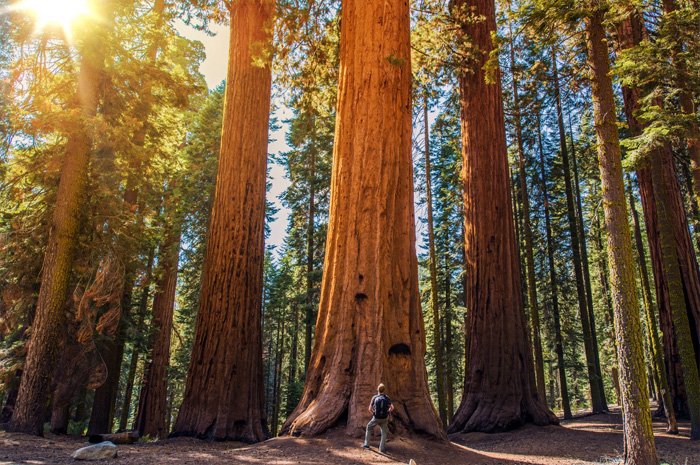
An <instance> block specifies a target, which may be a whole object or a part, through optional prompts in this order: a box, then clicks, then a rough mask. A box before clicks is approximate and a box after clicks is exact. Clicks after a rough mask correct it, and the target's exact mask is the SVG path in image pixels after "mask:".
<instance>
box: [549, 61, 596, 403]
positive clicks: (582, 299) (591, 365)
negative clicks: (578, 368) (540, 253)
mask: <svg viewBox="0 0 700 465" xmlns="http://www.w3.org/2000/svg"><path fill="white" fill-rule="evenodd" d="M551 54H552V75H553V76H552V77H553V81H554V100H555V102H556V107H557V125H558V128H559V146H560V151H561V158H562V164H563V170H564V186H565V190H566V213H567V218H568V220H569V233H570V235H571V253H572V255H573V259H574V275H575V277H576V292H577V296H578V307H579V314H580V317H581V329H582V331H583V345H584V349H585V353H586V366H587V369H588V384H589V387H590V393H591V408H592V410H593V413H599V412H604V411H606V410H607V409H608V405H607V402H606V401H605V390H604V388H603V378H602V376H601V371H600V364H599V362H598V359H599V357H598V354H597V352H598V347H597V345H596V344H595V338H594V337H593V332H594V331H595V328H594V327H593V326H591V323H592V316H591V314H590V312H589V307H588V302H587V301H586V285H585V282H584V275H583V265H582V261H581V242H582V241H584V240H585V237H583V236H580V235H579V228H578V224H577V221H576V207H575V204H574V194H573V186H572V180H571V164H570V160H569V149H568V147H567V144H566V130H565V129H564V114H563V108H562V103H561V92H560V89H559V71H558V69H557V67H558V65H557V56H556V52H555V50H554V48H552V49H551Z"/></svg>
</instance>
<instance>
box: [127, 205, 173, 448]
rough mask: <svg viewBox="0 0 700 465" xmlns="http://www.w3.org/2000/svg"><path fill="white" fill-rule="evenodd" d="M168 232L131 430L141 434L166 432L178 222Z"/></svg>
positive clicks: (158, 434)
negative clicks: (147, 354) (148, 349)
mask: <svg viewBox="0 0 700 465" xmlns="http://www.w3.org/2000/svg"><path fill="white" fill-rule="evenodd" d="M170 220H171V221H172V225H171V228H172V229H171V231H170V234H169V235H168V237H167V238H166V240H165V242H164V244H163V249H162V250H161V252H160V259H159V262H160V263H159V268H160V273H161V274H160V277H159V279H158V283H157V288H156V294H155V296H154V298H153V323H152V324H153V329H154V334H153V339H152V343H151V360H150V362H149V363H148V365H147V366H146V370H145V372H144V375H143V385H142V386H141V393H140V397H139V407H138V412H137V414H136V422H135V425H134V429H135V430H137V431H138V432H139V433H140V434H141V436H150V437H153V438H164V437H166V436H167V435H168V431H167V430H166V427H165V425H166V421H165V415H166V410H167V406H168V371H167V370H168V365H169V363H170V336H171V333H172V325H173V311H174V308H175V290H176V285H177V267H178V259H179V253H180V224H179V222H178V220H177V219H175V220H173V219H172V218H170Z"/></svg>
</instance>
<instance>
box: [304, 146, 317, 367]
mask: <svg viewBox="0 0 700 465" xmlns="http://www.w3.org/2000/svg"><path fill="white" fill-rule="evenodd" d="M310 158H311V159H310V162H311V166H310V168H311V169H310V170H309V171H310V172H309V181H310V182H309V217H308V219H307V220H306V318H305V321H304V329H305V337H304V373H306V371H307V370H308V369H309V361H310V360H311V347H312V342H313V327H314V323H315V321H314V254H315V253H316V241H315V240H314V234H315V229H316V150H315V149H314V148H312V149H311V157H310Z"/></svg>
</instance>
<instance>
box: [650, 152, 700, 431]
mask: <svg viewBox="0 0 700 465" xmlns="http://www.w3.org/2000/svg"><path fill="white" fill-rule="evenodd" d="M663 154H664V152H663V151H655V152H652V153H651V156H650V158H651V166H650V171H651V177H652V182H653V185H654V194H655V198H656V211H657V213H658V219H659V240H660V242H661V259H662V262H663V267H664V272H665V273H666V279H667V282H668V297H669V303H670V304H671V309H672V315H673V326H674V328H675V335H676V341H677V342H678V349H679V355H680V358H681V365H682V367H683V380H684V381H685V389H686V394H687V396H688V410H689V413H690V438H691V439H700V378H699V377H698V367H697V365H696V364H695V353H694V351H693V341H692V337H691V332H690V325H689V322H688V311H687V308H686V301H685V295H684V293H683V283H682V280H681V273H680V269H679V266H678V264H679V260H678V253H677V250H676V238H675V234H674V228H673V221H672V220H671V218H670V215H671V209H669V208H668V207H667V206H668V205H669V204H670V201H669V195H668V194H669V192H668V191H669V189H668V187H667V183H668V180H667V179H664V178H663V173H664V171H665V170H664V168H663V164H664V163H673V160H672V159H670V158H667V159H665V160H664V159H663V158H662V157H663ZM674 181H675V179H674Z"/></svg>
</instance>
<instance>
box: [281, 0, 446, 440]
mask: <svg viewBox="0 0 700 465" xmlns="http://www.w3.org/2000/svg"><path fill="white" fill-rule="evenodd" d="M342 8H343V21H342V26H341V36H340V37H341V39H340V82H339V87H338V106H337V108H338V115H337V119H336V132H335V145H334V163H333V174H332V181H331V205H330V221H329V226H328V240H327V242H326V253H325V264H324V276H323V281H322V284H321V298H320V306H319V312H318V320H317V323H316V337H315V343H314V349H313V351H312V355H311V361H310V364H309V369H308V372H307V376H306V385H305V389H304V394H303V396H302V399H301V401H300V403H299V405H298V406H297V408H296V409H295V411H294V412H293V413H292V415H291V416H290V417H289V419H288V420H287V422H286V424H285V426H284V428H283V432H287V433H290V434H293V435H305V436H309V435H317V434H320V433H322V432H323V431H325V430H327V429H328V428H331V427H332V426H334V425H336V424H338V423H345V428H346V430H347V431H348V433H350V434H354V435H359V434H362V432H363V431H364V428H365V425H366V423H367V421H368V420H369V417H370V415H369V413H368V412H367V405H368V403H369V400H370V398H371V397H372V395H373V394H374V393H375V392H376V391H375V389H376V386H377V384H379V382H381V381H383V382H385V383H386V384H387V392H388V394H389V396H390V397H391V399H392V401H393V403H394V405H395V407H396V410H395V411H394V414H393V417H392V420H391V421H392V423H393V425H394V426H395V427H397V428H398V429H403V430H410V431H420V432H424V433H427V434H429V435H432V436H435V437H437V438H445V433H444V432H443V430H442V426H441V424H440V421H439V419H438V418H437V414H436V412H435V409H434V407H433V406H432V403H431V401H430V395H429V394H428V383H427V375H426V371H425V365H424V353H425V333H424V328H423V319H422V313H421V308H420V299H419V295H418V265H417V258H416V250H415V226H414V212H413V170H412V159H411V53H410V42H409V7H408V2H405V1H404V0H369V1H367V0H365V1H359V0H345V1H344V2H343V5H342Z"/></svg>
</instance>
